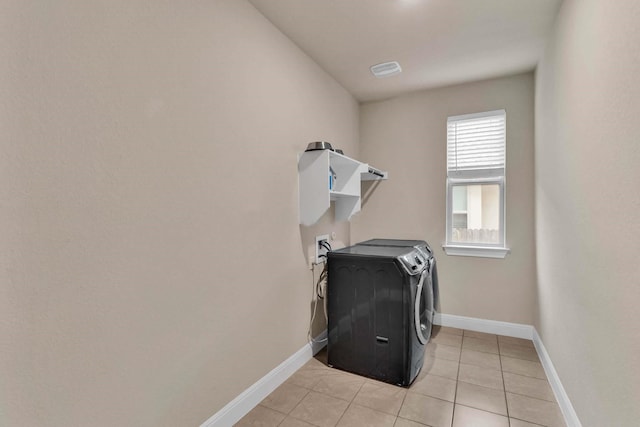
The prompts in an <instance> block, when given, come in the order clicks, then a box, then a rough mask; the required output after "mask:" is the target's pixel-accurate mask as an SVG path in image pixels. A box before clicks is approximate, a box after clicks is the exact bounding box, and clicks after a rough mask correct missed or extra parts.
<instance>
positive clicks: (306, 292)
mask: <svg viewBox="0 0 640 427" xmlns="http://www.w3.org/2000/svg"><path fill="white" fill-rule="evenodd" d="M0 62H1V63H2V67H0V182H1V183H2V184H1V185H0V236H1V238H0V347H1V348H0V425H2V426H8V427H13V426H36V425H42V426H63V427H69V426H86V425H90V426H98V427H99V426H109V427H112V426H136V427H140V426H164V425H166V426H194V425H199V424H200V423H201V422H202V421H204V420H206V419H207V418H209V417H210V416H211V415H213V414H214V413H215V412H216V411H218V410H219V409H220V408H221V407H223V406H224V405H225V404H226V403H227V402H229V401H230V400H231V399H233V398H234V397H236V396H237V395H238V394H239V393H240V392H242V391H243V390H245V389H246V388H247V387H248V386H249V385H251V384H252V383H254V382H255V381H256V380H258V379H259V378H261V377H262V376H264V375H265V374H266V373H267V372H269V371H270V370H271V369H272V368H274V367H275V366H277V365H278V364H279V363H281V362H282V361H283V360H285V359H286V358H287V357H288V356H290V355H291V354H293V353H294V352H295V351H297V350H298V349H300V348H301V347H302V346H303V345H304V344H305V343H306V334H307V326H308V321H309V314H310V303H311V295H312V284H311V282H312V277H311V272H310V271H309V270H308V269H307V268H306V261H305V252H306V250H307V248H306V246H307V244H309V242H310V239H311V237H312V236H313V235H314V234H320V233H323V234H324V233H328V232H330V231H334V230H335V231H336V232H337V233H338V239H339V240H342V241H344V242H345V243H348V239H349V226H348V225H347V224H334V223H333V219H332V215H331V213H328V214H327V215H325V217H324V218H323V219H322V220H321V224H320V225H318V226H316V227H314V228H311V229H306V228H301V227H299V225H298V195H297V191H298V190H297V158H296V156H297V154H298V153H299V152H301V151H302V150H304V148H305V147H306V144H307V143H308V142H310V141H315V140H319V139H320V140H327V141H331V142H332V143H334V144H335V145H336V146H338V147H341V148H343V149H344V150H345V153H347V154H350V155H353V156H356V157H357V143H358V105H357V103H356V102H355V100H354V99H353V98H352V97H351V96H350V95H349V94H348V93H347V92H346V91H345V90H344V89H343V88H342V87H340V86H339V85H338V84H337V83H336V82H335V81H334V80H333V79H331V78H330V77H329V76H328V75H327V74H326V73H325V72H323V71H322V70H321V69H320V68H319V67H318V66H317V65H316V64H315V63H313V62H312V61H311V60H310V59H309V58H308V57H307V56H306V55H304V54H303V53H302V52H301V51H300V50H299V49H298V48H297V47H296V46H295V45H293V43H291V42H290V41H289V40H288V39H287V38H285V37H284V36H283V35H282V34H281V33H280V32H279V31H277V30H276V29H275V28H274V27H273V26H272V25H271V24H270V23H269V22H268V21H267V20H266V19H265V18H264V17H263V16H262V15H260V14H259V13H258V12H257V11H256V10H255V9H254V8H253V7H252V6H251V5H249V4H248V3H247V2H245V1H240V0H214V1H179V2H178V1H160V2H158V1H149V0H127V1H121V0H115V1H113V0H109V1H107V0H104V1H99V0H96V1H80V0H60V1H54V2H33V1H20V0H15V1H13V0H10V1H3V2H2V3H1V4H0ZM316 329H317V328H316Z"/></svg>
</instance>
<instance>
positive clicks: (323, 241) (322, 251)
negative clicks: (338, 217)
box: [315, 234, 329, 264]
mask: <svg viewBox="0 0 640 427" xmlns="http://www.w3.org/2000/svg"><path fill="white" fill-rule="evenodd" d="M328 244H329V235H328V234H323V235H321V236H316V259H315V263H316V264H322V263H324V262H326V261H327V252H329V250H328V249H327V248H326V247H325V246H324V245H328Z"/></svg>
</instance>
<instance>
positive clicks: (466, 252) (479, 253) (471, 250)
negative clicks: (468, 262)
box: [442, 245, 511, 258]
mask: <svg viewBox="0 0 640 427" xmlns="http://www.w3.org/2000/svg"><path fill="white" fill-rule="evenodd" d="M442 249H444V252H445V253H446V254H447V255H454V256H472V257H479V258H504V257H506V256H507V254H508V253H509V252H511V249H509V248H498V247H492V246H460V245H442Z"/></svg>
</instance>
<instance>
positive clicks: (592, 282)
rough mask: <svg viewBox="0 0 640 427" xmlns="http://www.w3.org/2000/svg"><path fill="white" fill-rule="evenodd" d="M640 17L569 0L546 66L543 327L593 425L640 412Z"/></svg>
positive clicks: (539, 174)
mask: <svg viewBox="0 0 640 427" xmlns="http://www.w3.org/2000/svg"><path fill="white" fill-rule="evenodd" d="M639 22H640V2H638V1H636V0H621V1H616V2H604V1H600V0H580V1H577V0H565V2H564V4H563V6H562V8H561V10H560V14H559V16H558V19H557V22H556V29H555V34H554V35H553V37H552V39H551V41H550V43H549V46H548V48H547V50H546V53H545V55H544V58H543V60H542V61H541V63H540V65H539V67H538V70H537V73H536V153H535V154H536V155H535V160H536V239H537V260H538V263H537V275H538V298H539V301H540V303H539V309H540V312H539V321H538V322H537V324H536V327H537V329H538V331H539V332H540V335H541V337H542V339H543V341H544V344H545V346H546V348H547V350H548V352H549V354H550V356H551V358H552V360H553V363H554V365H555V367H556V369H557V371H558V373H559V375H560V379H561V380H562V383H563V385H564V387H565V388H566V390H567V393H568V395H569V397H570V398H571V401H572V403H573V405H574V407H575V409H576V411H577V413H578V416H579V417H580V420H581V422H582V424H583V425H584V426H585V427H586V426H594V427H596V426H634V425H638V422H639V421H638V420H640V406H639V405H638V402H640V328H639V327H638V324H639V323H638V312H639V311H638V308H639V307H640V262H639V259H638V256H639V255H640V194H639V193H638V183H639V182H640V168H639V167H638V164H639V163H640V131H639V130H638V129H639V128H638V118H639V117H640V79H639V76H640V47H639V46H640V26H639V25H638V23H639Z"/></svg>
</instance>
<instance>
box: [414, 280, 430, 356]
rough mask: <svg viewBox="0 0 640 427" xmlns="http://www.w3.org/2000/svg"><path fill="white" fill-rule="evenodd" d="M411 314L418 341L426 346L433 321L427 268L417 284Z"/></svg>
mask: <svg viewBox="0 0 640 427" xmlns="http://www.w3.org/2000/svg"><path fill="white" fill-rule="evenodd" d="M413 314H414V315H413V318H414V321H415V328H416V335H417V336H418V340H419V341H420V343H421V344H423V345H426V344H427V342H429V339H430V338H431V324H432V321H433V287H432V286H431V277H430V276H429V269H427V268H425V269H424V271H423V272H422V275H421V276H420V281H419V282H418V287H417V289H416V301H415V309H414V313H413Z"/></svg>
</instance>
